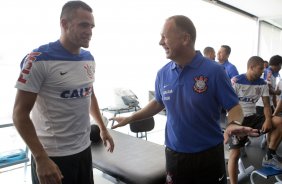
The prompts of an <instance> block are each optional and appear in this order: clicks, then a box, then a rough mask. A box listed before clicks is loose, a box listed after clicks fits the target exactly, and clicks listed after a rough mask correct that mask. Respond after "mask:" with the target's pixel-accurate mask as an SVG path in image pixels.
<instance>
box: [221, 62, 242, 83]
mask: <svg viewBox="0 0 282 184" xmlns="http://www.w3.org/2000/svg"><path fill="white" fill-rule="evenodd" d="M222 66H224V68H225V70H226V73H227V75H228V77H229V78H230V79H232V78H233V77H235V76H236V75H239V73H238V70H237V68H236V66H235V65H233V64H232V63H230V62H229V61H228V60H226V61H224V63H223V64H222Z"/></svg>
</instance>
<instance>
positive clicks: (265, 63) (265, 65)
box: [264, 60, 268, 69]
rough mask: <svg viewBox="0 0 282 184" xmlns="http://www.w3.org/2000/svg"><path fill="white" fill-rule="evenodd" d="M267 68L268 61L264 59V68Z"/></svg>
mask: <svg viewBox="0 0 282 184" xmlns="http://www.w3.org/2000/svg"><path fill="white" fill-rule="evenodd" d="M266 68H268V61H266V60H264V69H266Z"/></svg>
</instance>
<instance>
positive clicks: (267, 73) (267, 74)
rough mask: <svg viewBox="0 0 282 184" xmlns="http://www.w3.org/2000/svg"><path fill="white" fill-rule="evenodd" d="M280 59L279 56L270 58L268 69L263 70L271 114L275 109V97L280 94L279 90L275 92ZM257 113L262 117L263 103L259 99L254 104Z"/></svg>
mask: <svg viewBox="0 0 282 184" xmlns="http://www.w3.org/2000/svg"><path fill="white" fill-rule="evenodd" d="M281 64H282V57H281V56H279V55H275V56H272V57H271V58H270V60H269V67H268V68H266V69H264V73H263V79H264V80H265V81H266V82H267V83H268V87H269V97H270V105H271V110H272V113H273V112H274V109H275V107H276V95H280V94H281V90H280V89H277V90H276V78H277V77H278V75H279V71H280V69H281ZM256 110H257V113H258V114H260V115H263V112H264V110H263V102H262V99H259V100H258V102H257V103H256Z"/></svg>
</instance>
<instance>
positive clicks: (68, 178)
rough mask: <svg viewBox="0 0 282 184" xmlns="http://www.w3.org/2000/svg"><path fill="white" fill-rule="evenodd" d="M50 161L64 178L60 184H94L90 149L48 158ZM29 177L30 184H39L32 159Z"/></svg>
mask: <svg viewBox="0 0 282 184" xmlns="http://www.w3.org/2000/svg"><path fill="white" fill-rule="evenodd" d="M50 159H52V160H53V161H54V162H55V163H56V164H57V166H58V167H59V168H60V170H61V173H62V175H63V176H64V178H63V179H62V184H80V183H81V184H82V183H83V184H94V179H93V167H92V156H91V148H90V147H88V148H87V149H86V150H84V151H82V152H80V153H77V154H74V155H70V156H63V157H50ZM31 176H32V184H39V181H38V178H37V173H36V164H35V161H34V158H33V157H32V158H31Z"/></svg>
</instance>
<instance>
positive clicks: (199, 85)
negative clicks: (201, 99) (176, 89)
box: [194, 75, 208, 93]
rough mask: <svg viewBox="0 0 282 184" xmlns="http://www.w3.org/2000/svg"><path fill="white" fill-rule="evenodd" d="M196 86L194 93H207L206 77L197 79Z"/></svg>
mask: <svg viewBox="0 0 282 184" xmlns="http://www.w3.org/2000/svg"><path fill="white" fill-rule="evenodd" d="M194 80H195V84H194V91H195V92H197V93H203V92H205V91H207V89H208V86H207V81H208V78H207V77H204V76H202V75H201V76H199V77H195V78H194Z"/></svg>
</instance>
